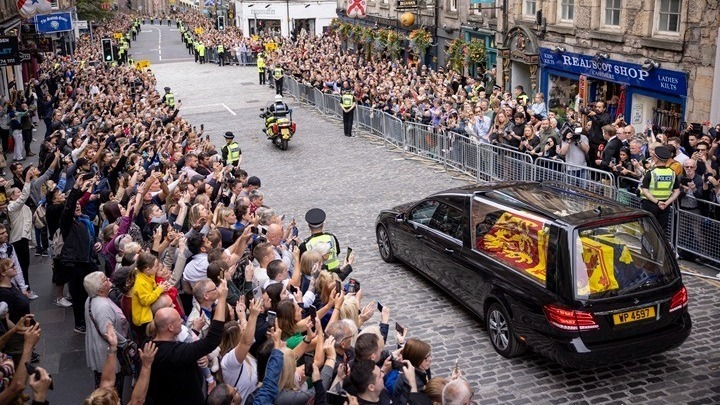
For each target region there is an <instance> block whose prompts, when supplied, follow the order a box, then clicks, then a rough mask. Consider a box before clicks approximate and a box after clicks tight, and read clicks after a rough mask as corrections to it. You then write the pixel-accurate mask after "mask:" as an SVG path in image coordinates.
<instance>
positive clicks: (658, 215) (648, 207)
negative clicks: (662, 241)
mask: <svg viewBox="0 0 720 405" xmlns="http://www.w3.org/2000/svg"><path fill="white" fill-rule="evenodd" d="M640 205H641V206H642V209H644V210H645V211H649V212H650V213H651V214H653V215H654V216H655V219H657V220H658V222H659V223H660V226H662V229H663V231H664V232H665V236H666V237H667V233H668V230H669V229H670V220H671V218H670V213H671V212H672V208H671V207H667V208H665V209H664V210H661V209H660V207H658V206H657V204H653V203H652V201H650V200H646V199H644V198H643V199H642V201H641V202H640Z"/></svg>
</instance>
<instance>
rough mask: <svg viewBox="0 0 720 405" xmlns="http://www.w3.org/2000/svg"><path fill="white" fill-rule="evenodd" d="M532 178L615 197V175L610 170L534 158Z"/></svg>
mask: <svg viewBox="0 0 720 405" xmlns="http://www.w3.org/2000/svg"><path fill="white" fill-rule="evenodd" d="M532 179H533V180H534V181H543V180H552V181H559V182H563V183H565V184H569V185H572V186H576V187H580V188H583V189H585V190H588V191H590V192H593V193H595V194H600V195H603V196H605V197H607V198H611V199H615V198H616V192H617V188H616V187H615V176H614V175H613V174H612V173H611V172H607V171H604V170H598V169H593V168H591V167H587V166H578V165H573V164H570V163H567V162H564V161H562V160H555V159H547V158H537V159H535V164H534V165H533V176H532Z"/></svg>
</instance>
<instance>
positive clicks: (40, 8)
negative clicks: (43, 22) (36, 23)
mask: <svg viewBox="0 0 720 405" xmlns="http://www.w3.org/2000/svg"><path fill="white" fill-rule="evenodd" d="M17 8H18V12H20V16H21V17H22V18H31V17H34V16H36V15H37V14H42V13H49V12H50V11H52V5H51V4H50V2H49V1H48V0H17Z"/></svg>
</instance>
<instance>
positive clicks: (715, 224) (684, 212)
mask: <svg viewBox="0 0 720 405" xmlns="http://www.w3.org/2000/svg"><path fill="white" fill-rule="evenodd" d="M676 211H677V233H676V234H675V238H676V239H675V244H676V246H677V248H678V249H680V250H683V251H685V252H687V253H690V255H694V256H696V257H701V258H703V259H706V260H712V261H713V262H715V263H716V264H718V263H720V221H719V220H718V219H719V218H720V204H716V203H712V202H709V201H703V200H698V208H697V209H692V210H689V209H684V208H681V207H678V209H677V210H676ZM680 253H681V256H685V255H684V254H683V253H682V252H680Z"/></svg>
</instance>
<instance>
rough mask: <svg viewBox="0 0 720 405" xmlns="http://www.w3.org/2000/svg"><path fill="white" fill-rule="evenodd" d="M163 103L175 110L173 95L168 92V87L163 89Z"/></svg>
mask: <svg viewBox="0 0 720 405" xmlns="http://www.w3.org/2000/svg"><path fill="white" fill-rule="evenodd" d="M162 101H163V103H165V104H167V105H169V106H170V107H171V108H175V95H174V94H172V93H171V92H170V87H165V94H164V95H163V98H162Z"/></svg>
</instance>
